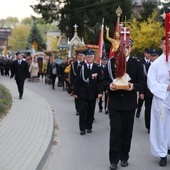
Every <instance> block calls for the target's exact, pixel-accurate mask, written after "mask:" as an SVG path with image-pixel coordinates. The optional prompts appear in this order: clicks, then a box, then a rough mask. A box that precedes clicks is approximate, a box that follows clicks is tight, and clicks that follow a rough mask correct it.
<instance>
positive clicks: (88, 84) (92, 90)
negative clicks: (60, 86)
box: [73, 50, 102, 135]
mask: <svg viewBox="0 0 170 170" xmlns="http://www.w3.org/2000/svg"><path fill="white" fill-rule="evenodd" d="M73 95H74V97H75V98H78V99H79V107H80V110H79V111H80V116H79V128H80V134H81V135H85V133H86V130H87V133H91V132H92V124H93V120H94V112H95V105H96V98H97V97H98V98H100V97H102V84H101V71H100V68H99V67H98V65H97V64H96V63H94V52H93V51H91V50H87V51H86V63H84V64H83V65H82V66H80V67H79V68H78V71H77V76H76V80H75V82H74V88H73Z"/></svg>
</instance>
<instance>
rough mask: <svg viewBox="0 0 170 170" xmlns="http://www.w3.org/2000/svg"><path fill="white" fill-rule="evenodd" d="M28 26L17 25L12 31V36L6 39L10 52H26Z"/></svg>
mask: <svg viewBox="0 0 170 170" xmlns="http://www.w3.org/2000/svg"><path fill="white" fill-rule="evenodd" d="M29 32H30V26H28V25H17V26H15V27H14V28H13V29H12V35H11V36H10V37H9V39H8V45H9V47H10V49H12V50H14V51H15V50H16V51H17V50H26V49H27V47H28V41H27V40H28V35H29Z"/></svg>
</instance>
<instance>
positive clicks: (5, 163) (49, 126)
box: [0, 78, 54, 170]
mask: <svg viewBox="0 0 170 170" xmlns="http://www.w3.org/2000/svg"><path fill="white" fill-rule="evenodd" d="M0 82H1V83H2V84H3V85H4V86H6V87H7V88H8V89H9V90H10V92H11V94H12V98H13V104H12V108H11V110H10V112H9V113H8V115H7V116H6V117H5V118H4V119H3V120H2V122H0V170H40V169H42V167H43V165H44V163H45V161H46V158H47V156H48V152H49V151H50V148H51V145H52V140H53V130H54V117H53V112H52V109H51V107H50V106H49V104H48V103H47V101H46V100H45V99H44V98H43V97H41V96H40V95H38V94H36V93H35V92H33V91H31V90H29V89H27V88H25V89H24V95H23V99H22V100H19V96H18V91H17V86H16V84H15V82H14V81H11V80H9V81H8V80H4V79H3V78H2V79H1V80H0Z"/></svg>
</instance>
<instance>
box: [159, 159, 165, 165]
mask: <svg viewBox="0 0 170 170" xmlns="http://www.w3.org/2000/svg"><path fill="white" fill-rule="evenodd" d="M159 165H160V166H166V165H167V157H161V160H160V162H159Z"/></svg>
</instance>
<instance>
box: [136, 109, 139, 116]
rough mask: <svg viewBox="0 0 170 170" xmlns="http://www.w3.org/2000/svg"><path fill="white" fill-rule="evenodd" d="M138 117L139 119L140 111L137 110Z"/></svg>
mask: <svg viewBox="0 0 170 170" xmlns="http://www.w3.org/2000/svg"><path fill="white" fill-rule="evenodd" d="M136 117H137V118H139V117H140V110H137V113H136Z"/></svg>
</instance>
